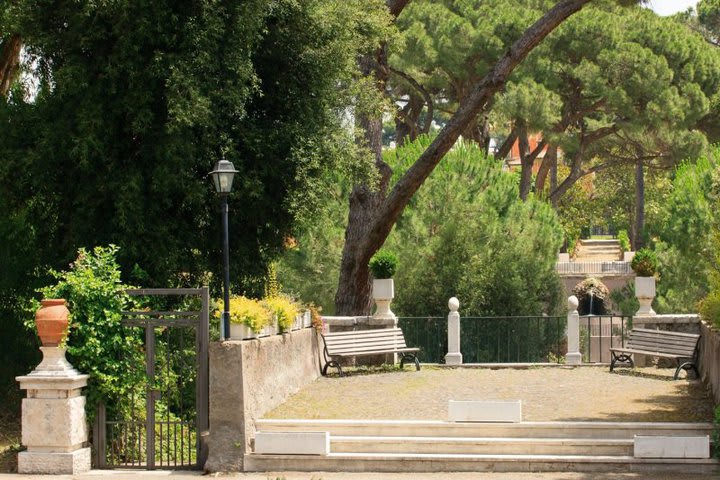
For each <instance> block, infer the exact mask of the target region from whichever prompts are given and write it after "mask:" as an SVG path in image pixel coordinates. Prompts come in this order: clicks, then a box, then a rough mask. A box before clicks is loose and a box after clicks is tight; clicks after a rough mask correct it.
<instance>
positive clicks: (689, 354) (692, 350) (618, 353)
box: [610, 328, 700, 380]
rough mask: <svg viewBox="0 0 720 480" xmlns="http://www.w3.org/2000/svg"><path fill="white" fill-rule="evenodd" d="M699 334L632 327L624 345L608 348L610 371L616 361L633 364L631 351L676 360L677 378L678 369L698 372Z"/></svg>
mask: <svg viewBox="0 0 720 480" xmlns="http://www.w3.org/2000/svg"><path fill="white" fill-rule="evenodd" d="M699 340H700V335H696V334H693V333H680V332H666V331H663V330H648V329H645V328H633V329H632V330H631V331H630V333H629V335H628V339H627V342H626V344H625V346H624V347H622V348H621V347H615V348H611V349H610V353H612V360H611V361H610V371H611V372H612V371H613V369H614V368H615V364H616V363H622V364H626V365H629V366H630V367H631V368H632V367H634V366H635V363H634V362H633V359H632V354H633V353H638V354H642V355H652V356H655V357H662V358H672V359H674V360H675V361H676V362H677V369H676V370H675V376H674V377H673V378H674V379H675V380H677V378H678V375H679V374H680V370H685V371H688V370H690V369H692V370H694V371H695V374H696V375H699V374H698V370H697V366H696V365H695V364H696V363H697V352H698V341H699Z"/></svg>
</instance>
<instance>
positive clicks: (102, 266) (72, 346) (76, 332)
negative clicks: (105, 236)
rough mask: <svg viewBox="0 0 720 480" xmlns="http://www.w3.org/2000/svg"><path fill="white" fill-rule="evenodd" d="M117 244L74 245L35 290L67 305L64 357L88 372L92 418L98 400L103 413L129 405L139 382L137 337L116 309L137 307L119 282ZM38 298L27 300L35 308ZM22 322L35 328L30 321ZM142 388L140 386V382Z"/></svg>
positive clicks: (89, 404) (139, 348)
mask: <svg viewBox="0 0 720 480" xmlns="http://www.w3.org/2000/svg"><path fill="white" fill-rule="evenodd" d="M118 250H119V248H118V247H116V246H114V245H110V246H108V247H96V248H94V249H93V250H92V252H88V251H87V250H85V249H84V248H81V249H80V250H78V256H77V259H76V260H75V261H74V262H73V263H72V264H71V265H70V270H68V271H64V272H55V271H51V272H50V274H51V275H52V276H53V277H54V278H55V279H56V280H57V283H56V284H54V285H50V286H48V287H45V288H42V289H40V290H39V293H41V294H42V295H43V297H44V298H64V299H66V300H67V304H68V309H69V310H70V325H69V331H68V337H67V339H66V347H67V353H68V357H69V358H68V359H69V360H70V363H72V364H73V366H74V367H75V368H77V369H78V370H79V371H81V372H83V373H87V374H89V375H90V378H89V380H88V385H87V388H86V390H85V393H86V396H87V403H86V411H87V414H88V418H89V419H90V420H92V418H94V416H95V411H96V407H97V405H98V403H100V402H102V403H106V404H107V406H108V409H109V412H108V414H109V415H113V413H117V412H119V411H122V410H123V409H126V408H130V407H131V406H130V405H129V403H127V402H128V400H127V399H129V398H130V395H129V392H131V391H133V390H137V389H138V386H142V385H144V384H143V382H142V378H141V377H138V376H137V375H138V374H139V375H142V376H144V372H140V373H138V369H137V368H135V366H136V365H138V364H142V362H143V361H144V360H143V354H142V345H141V343H140V340H138V338H137V337H135V336H133V335H128V334H127V328H126V327H124V326H123V325H122V324H121V318H122V315H121V312H122V311H128V310H134V309H136V308H135V306H134V303H133V300H132V299H131V298H130V297H129V296H128V295H126V294H125V293H124V289H127V288H130V287H129V286H127V285H123V284H122V283H121V281H120V267H119V266H118V264H117V261H116V256H117V252H118ZM38 307H39V302H38V301H37V300H34V301H33V303H32V304H31V305H30V308H31V309H32V311H35V310H37V308H38ZM26 325H27V326H28V327H30V328H33V329H34V328H35V322H34V321H32V320H29V321H27V322H26ZM142 388H143V389H144V386H143V387H142Z"/></svg>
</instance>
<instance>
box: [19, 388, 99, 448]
mask: <svg viewBox="0 0 720 480" xmlns="http://www.w3.org/2000/svg"><path fill="white" fill-rule="evenodd" d="M87 433H88V432H87V422H86V421H85V397H82V396H80V397H73V398H25V399H23V401H22V443H23V445H25V446H27V447H28V448H29V449H31V450H32V449H33V448H44V449H46V451H47V449H51V450H52V451H54V452H71V451H72V450H75V449H77V448H79V447H81V446H82V444H83V443H84V442H85V441H86V440H87Z"/></svg>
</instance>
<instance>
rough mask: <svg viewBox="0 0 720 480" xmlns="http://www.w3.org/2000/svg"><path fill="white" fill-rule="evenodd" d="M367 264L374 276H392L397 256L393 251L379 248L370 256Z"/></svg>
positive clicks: (395, 267)
mask: <svg viewBox="0 0 720 480" xmlns="http://www.w3.org/2000/svg"><path fill="white" fill-rule="evenodd" d="M368 266H369V267H370V271H371V272H372V275H373V277H374V278H376V279H380V278H392V276H393V275H395V272H396V271H397V266H398V258H397V255H395V254H394V253H393V252H391V251H389V250H383V249H380V250H378V251H377V252H376V253H375V255H373V256H372V258H371V259H370V263H369V264H368Z"/></svg>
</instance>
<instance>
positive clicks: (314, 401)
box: [265, 366, 713, 422]
mask: <svg viewBox="0 0 720 480" xmlns="http://www.w3.org/2000/svg"><path fill="white" fill-rule="evenodd" d="M673 373H674V369H665V368H655V367H648V368H636V369H634V370H629V369H620V370H616V371H615V372H613V373H610V372H609V371H608V367H607V366H605V367H577V368H573V367H531V368H527V369H509V368H500V369H488V368H439V367H434V368H433V367H429V366H424V367H423V369H422V370H421V371H419V372H416V371H414V370H410V369H406V370H405V371H394V372H385V373H375V374H372V375H363V374H352V372H351V373H350V375H348V376H345V377H337V376H335V377H324V378H319V379H318V380H317V381H315V382H313V383H312V384H310V385H308V386H307V387H305V388H304V389H302V390H301V391H300V392H298V393H297V394H295V395H293V396H292V397H291V398H290V399H289V400H288V401H286V402H285V403H284V404H282V405H281V406H279V407H278V408H276V409H274V410H272V411H271V412H269V413H268V414H267V415H265V416H266V417H267V418H324V419H397V420H445V419H446V417H447V409H448V400H522V410H523V420H525V421H585V420H600V421H631V422H711V421H712V419H713V404H712V400H711V398H710V396H709V395H708V394H707V391H706V389H705V386H704V385H703V384H702V382H700V381H698V380H687V379H680V380H673V379H672V376H673Z"/></svg>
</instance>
